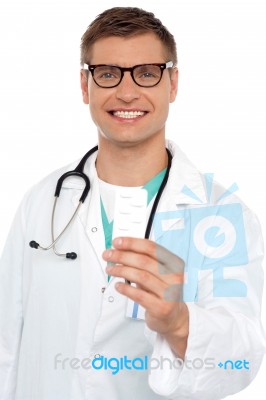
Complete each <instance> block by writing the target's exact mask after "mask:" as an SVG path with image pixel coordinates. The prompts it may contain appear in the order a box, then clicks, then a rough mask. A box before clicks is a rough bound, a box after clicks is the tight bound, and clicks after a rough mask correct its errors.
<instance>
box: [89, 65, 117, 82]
mask: <svg viewBox="0 0 266 400" xmlns="http://www.w3.org/2000/svg"><path fill="white" fill-rule="evenodd" d="M94 77H95V79H97V80H115V79H120V71H119V69H117V68H115V67H111V66H102V67H97V68H95V70H94Z"/></svg>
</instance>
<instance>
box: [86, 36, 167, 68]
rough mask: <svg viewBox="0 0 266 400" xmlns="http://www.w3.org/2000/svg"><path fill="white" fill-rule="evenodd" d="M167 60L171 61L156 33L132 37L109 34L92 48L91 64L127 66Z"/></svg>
mask: <svg viewBox="0 0 266 400" xmlns="http://www.w3.org/2000/svg"><path fill="white" fill-rule="evenodd" d="M166 61H169V60H167V59H166V49H165V47H164V45H163V43H162V42H161V40H160V39H159V38H158V37H157V36H156V35H155V34H154V33H145V34H139V35H136V36H132V37H120V36H109V37H106V38H102V39H98V40H97V41H96V42H95V43H94V44H93V45H92V48H91V57H90V64H114V65H119V66H123V67H127V66H132V65H136V64H145V63H161V62H166Z"/></svg>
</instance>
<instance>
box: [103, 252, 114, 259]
mask: <svg viewBox="0 0 266 400" xmlns="http://www.w3.org/2000/svg"><path fill="white" fill-rule="evenodd" d="M112 254H113V252H112V250H106V251H104V253H103V256H104V258H111V257H112Z"/></svg>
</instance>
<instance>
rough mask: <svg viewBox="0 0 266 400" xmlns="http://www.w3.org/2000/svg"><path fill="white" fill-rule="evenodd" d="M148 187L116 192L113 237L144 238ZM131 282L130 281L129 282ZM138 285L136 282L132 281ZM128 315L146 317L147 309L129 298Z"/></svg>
mask: <svg viewBox="0 0 266 400" xmlns="http://www.w3.org/2000/svg"><path fill="white" fill-rule="evenodd" d="M147 200H148V193H147V190H146V189H141V188H140V189H137V190H136V189H133V190H132V189H130V188H125V189H121V190H120V191H118V192H117V194H116V200H115V210H114V224H113V239H114V238H116V237H121V236H128V237H135V238H144V236H145V230H146V224H147V222H146V220H147ZM128 283H129V282H128ZM131 284H132V285H133V286H136V285H135V283H131ZM126 317H128V318H133V319H142V320H143V319H144V318H145V310H144V308H143V307H141V306H140V305H139V304H138V303H135V302H134V301H132V300H130V299H128V300H127V308H126Z"/></svg>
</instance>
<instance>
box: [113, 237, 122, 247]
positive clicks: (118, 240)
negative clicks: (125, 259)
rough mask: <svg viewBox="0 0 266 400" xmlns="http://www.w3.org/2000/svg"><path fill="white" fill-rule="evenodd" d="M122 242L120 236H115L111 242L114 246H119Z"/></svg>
mask: <svg viewBox="0 0 266 400" xmlns="http://www.w3.org/2000/svg"><path fill="white" fill-rule="evenodd" d="M122 242H123V241H122V238H115V239H114V242H113V243H114V245H115V246H121V245H122Z"/></svg>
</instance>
